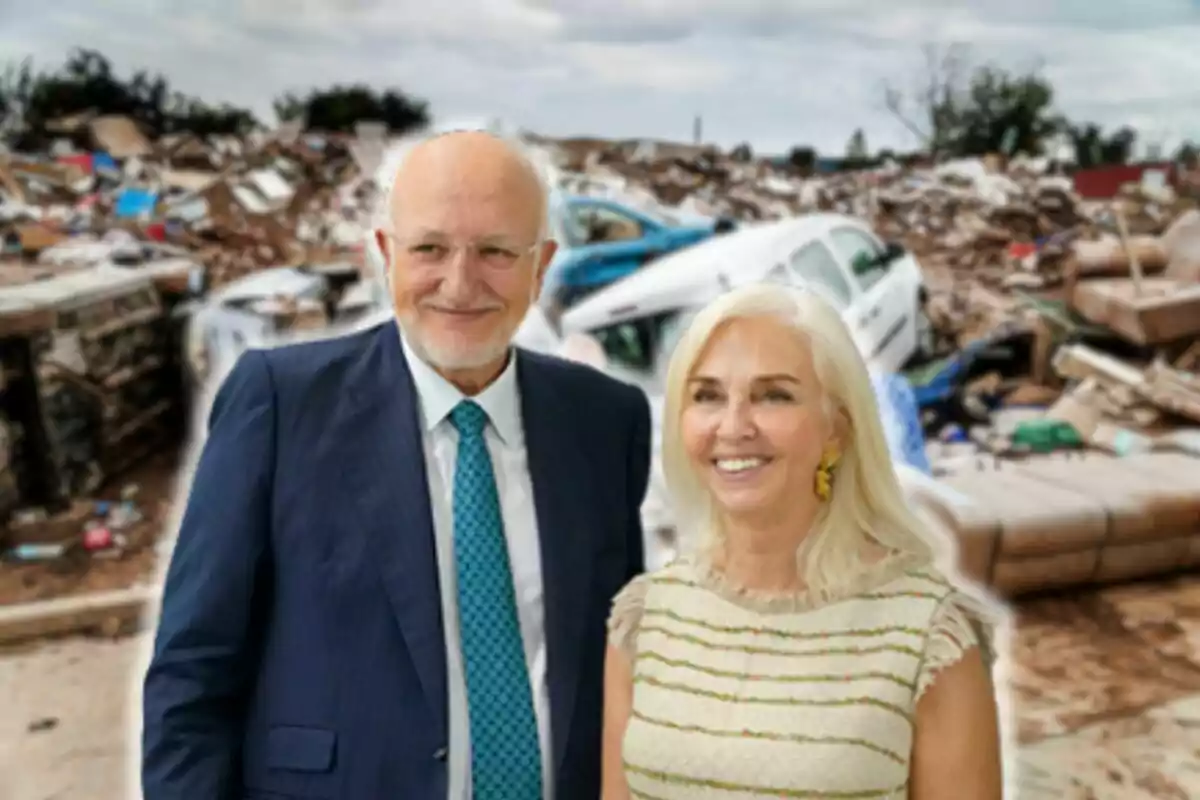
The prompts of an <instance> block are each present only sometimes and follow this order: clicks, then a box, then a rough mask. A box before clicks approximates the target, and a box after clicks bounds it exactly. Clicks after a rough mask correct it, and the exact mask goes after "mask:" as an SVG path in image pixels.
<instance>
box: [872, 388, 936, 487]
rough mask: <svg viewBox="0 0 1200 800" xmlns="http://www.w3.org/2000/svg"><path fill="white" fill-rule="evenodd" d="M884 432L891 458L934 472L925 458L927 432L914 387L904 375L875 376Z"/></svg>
mask: <svg viewBox="0 0 1200 800" xmlns="http://www.w3.org/2000/svg"><path fill="white" fill-rule="evenodd" d="M871 383H872V384H873V385H874V387H875V397H876V400H877V402H878V404H879V412H880V416H881V418H882V419H881V421H882V422H883V430H884V433H885V434H886V435H887V441H888V449H889V450H890V451H891V453H892V458H893V459H895V460H896V461H902V462H904V463H905V464H908V465H909V466H910V467H913V468H914V469H919V470H920V471H921V472H924V473H925V474H927V475H928V474H929V473H930V472H931V471H932V467H931V466H930V464H929V457H928V456H927V455H926V454H925V432H924V430H923V429H922V427H921V412H920V409H919V408H918V406H917V398H916V396H915V395H914V394H913V390H912V386H910V385H909V383H908V381H907V380H906V379H905V378H904V376H903V375H892V374H879V373H872V375H871Z"/></svg>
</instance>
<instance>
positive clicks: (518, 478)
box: [400, 336, 553, 800]
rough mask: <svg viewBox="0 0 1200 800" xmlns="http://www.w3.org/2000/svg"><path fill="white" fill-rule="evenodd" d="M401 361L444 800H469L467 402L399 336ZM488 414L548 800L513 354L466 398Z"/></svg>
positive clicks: (538, 590)
mask: <svg viewBox="0 0 1200 800" xmlns="http://www.w3.org/2000/svg"><path fill="white" fill-rule="evenodd" d="M400 341H401V344H402V345H403V348H404V357H405V359H406V360H407V362H408V368H409V371H410V372H411V373H412V377H413V384H414V385H415V387H416V390H417V398H418V401H419V406H420V410H421V431H422V441H423V444H424V448H425V474H426V475H427V476H428V480H429V495H430V497H429V499H430V503H431V510H432V512H433V531H434V537H435V541H436V550H437V562H438V579H439V582H440V585H441V593H442V597H441V600H442V619H443V621H444V626H443V627H444V628H445V634H446V672H447V674H446V678H447V682H446V685H447V687H448V689H449V709H448V710H449V735H450V741H449V752H448V754H447V765H448V767H449V786H450V791H449V798H448V800H471V781H470V774H471V734H470V720H469V718H468V716H467V686H466V679H465V676H464V674H463V656H462V646H461V644H460V637H459V620H458V585H457V580H456V575H457V573H456V569H455V562H454V520H453V518H452V513H451V509H452V508H453V502H452V501H453V497H454V464H455V461H456V459H457V457H458V431H457V430H456V429H455V427H454V424H453V423H452V422H451V421H450V412H451V411H452V410H453V409H454V407H455V406H456V405H458V403H459V402H460V401H462V400H464V399H467V398H466V396H465V395H463V393H462V392H461V391H459V390H458V388H457V387H455V386H454V385H453V384H451V383H450V382H449V381H447V380H446V379H445V378H443V377H442V376H441V375H438V374H437V372H435V371H434V370H433V368H432V367H430V366H429V365H428V364H426V363H425V362H424V361H422V360H421V359H420V358H419V357H418V356H417V355H416V353H414V352H413V350H412V348H411V347H410V346H409V345H408V342H406V341H405V340H404V337H403V336H401V337H400ZM470 399H472V400H474V401H475V402H476V403H478V404H479V406H480V408H482V409H483V410H484V412H486V413H487V417H488V421H489V424H488V426H487V427H486V428H485V429H484V438H485V439H486V441H487V448H488V454H489V455H490V456H491V459H492V469H493V470H494V472H495V475H496V489H497V491H498V492H499V496H500V511H501V515H502V517H503V520H504V536H505V538H506V539H507V540H508V558H509V564H510V565H511V568H512V573H513V586H514V588H515V590H516V601H517V616H518V619H519V621H520V625H521V639H522V641H523V642H524V645H525V662H526V664H527V665H528V666H529V679H530V683H531V684H532V688H533V710H534V713H535V714H536V715H537V723H538V738H539V740H540V744H541V751H542V781H543V787H544V788H543V793H544V797H545V800H552V797H553V792H552V786H553V774H552V769H551V767H552V761H551V755H550V754H551V752H552V750H551V746H550V692H549V688H548V686H547V683H546V633H545V610H544V607H543V594H542V563H541V545H540V543H539V540H538V529H537V515H536V512H535V511H534V503H533V483H532V481H531V480H530V477H529V460H528V456H527V453H526V450H525V430H524V427H523V425H522V423H521V397H520V388H519V387H518V385H517V370H516V356H515V354H514V355H513V356H512V357H510V358H509V361H508V366H507V367H505V369H504V372H502V373H501V374H500V377H498V378H497V379H496V380H495V381H494V382H493V383H492V384H491V385H490V386H488V387H487V388H486V389H484V390H483V391H482V392H480V393H479V394H478V395H476V396H474V397H472V398H470Z"/></svg>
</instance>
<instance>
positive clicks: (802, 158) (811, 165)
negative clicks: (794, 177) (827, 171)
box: [787, 147, 817, 173]
mask: <svg viewBox="0 0 1200 800" xmlns="http://www.w3.org/2000/svg"><path fill="white" fill-rule="evenodd" d="M787 163H788V166H790V167H791V168H792V169H794V170H796V171H798V172H804V173H808V172H812V171H813V169H815V168H816V166H817V151H816V150H814V149H813V148H811V147H793V148H792V149H791V152H789V153H788V156H787Z"/></svg>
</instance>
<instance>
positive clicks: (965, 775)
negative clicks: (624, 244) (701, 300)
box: [603, 286, 1002, 800]
mask: <svg viewBox="0 0 1200 800" xmlns="http://www.w3.org/2000/svg"><path fill="white" fill-rule="evenodd" d="M663 449H664V452H663V467H664V471H665V473H666V478H667V483H668V486H669V488H670V490H671V494H672V497H673V499H674V500H675V502H676V503H677V504H678V506H679V509H678V514H677V516H678V519H679V520H680V526H681V532H683V533H684V534H688V533H694V534H699V537H698V538H699V540H700V546H699V547H697V548H696V551H695V554H694V555H692V556H688V557H686V558H684V559H681V560H679V561H677V562H675V563H674V564H672V565H670V566H668V567H666V568H664V569H662V570H660V571H658V572H655V573H652V574H649V575H643V576H641V577H639V578H637V579H635V580H634V581H633V582H631V583H630V584H629V585H628V586H626V587H625V589H624V590H623V591H622V592H621V593H620V594H619V595H618V596H617V598H616V600H615V602H614V607H613V612H612V616H611V618H610V622H609V630H610V645H609V649H608V655H607V664H606V678H605V691H606V699H605V711H604V748H605V752H604V762H603V770H604V771H603V784H604V785H603V796H604V799H605V800H625V799H626V798H640V799H642V800H676V798H678V799H679V800H707V799H708V798H712V800H744V799H749V798H856V799H857V798H912V800H992V798H999V797H1001V794H1002V790H1001V783H1002V778H1001V758H1000V736H999V733H998V730H999V724H998V716H999V715H998V713H997V702H996V695H995V691H994V688H993V684H992V681H991V675H990V669H989V667H990V665H991V663H992V649H991V637H992V635H993V628H994V623H995V622H996V621H997V619H998V618H997V617H996V616H995V615H994V613H993V612H992V611H991V610H990V609H989V607H988V606H987V604H986V603H984V602H980V601H976V600H973V599H971V596H970V595H969V594H968V593H967V592H966V591H965V590H964V589H963V588H961V587H958V586H957V585H956V584H955V582H954V581H953V580H951V579H950V578H949V577H948V576H947V575H946V574H945V573H944V572H943V571H941V570H940V569H939V568H938V567H937V566H936V565H935V561H936V560H937V559H936V558H935V556H937V555H939V554H938V553H936V552H935V548H934V546H933V545H932V544H931V543H930V542H929V541H927V539H926V535H925V533H924V531H923V530H922V528H921V526H920V523H919V522H918V521H917V520H916V519H915V518H914V517H913V516H912V515H911V514H910V512H909V511H908V509H907V507H906V505H905V502H904V499H903V496H902V494H901V489H900V486H899V484H898V482H897V478H896V475H895V473H894V471H893V469H892V466H891V460H890V458H889V454H888V449H887V445H886V443H885V439H884V433H883V430H882V426H881V424H880V421H879V416H878V410H877V408H876V405H875V400H874V396H873V392H872V388H871V383H870V379H869V377H868V374H867V370H866V367H865V365H864V363H863V360H862V358H861V356H860V355H859V354H858V351H857V349H856V348H855V346H854V343H853V341H852V340H851V337H850V334H849V332H848V331H847V329H846V327H845V325H844V324H843V323H842V320H841V319H840V317H839V316H838V315H837V313H836V312H835V311H834V310H833V309H832V307H831V306H829V305H828V304H826V303H825V302H824V301H822V300H820V299H819V298H817V297H816V296H814V295H812V294H809V293H803V292H795V291H792V290H789V289H781V288H780V287H778V286H753V287H748V288H744V289H739V290H736V291H733V292H730V293H728V294H726V295H725V296H723V297H722V298H720V299H719V300H717V301H716V302H715V303H713V304H712V305H711V306H709V307H708V308H707V309H705V310H704V311H703V312H702V313H701V314H700V315H699V316H698V317H697V318H696V319H695V321H694V322H693V323H692V325H691V327H690V328H689V330H688V331H687V332H686V333H685V334H684V336H683V338H682V339H681V341H680V342H679V344H678V346H677V348H676V350H675V353H674V356H673V359H672V362H671V366H670V370H669V374H668V380H667V394H666V400H665V409H664V428H663Z"/></svg>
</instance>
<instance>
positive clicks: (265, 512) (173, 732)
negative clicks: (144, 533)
mask: <svg viewBox="0 0 1200 800" xmlns="http://www.w3.org/2000/svg"><path fill="white" fill-rule="evenodd" d="M275 414H276V411H275V399H274V388H273V386H272V383H271V375H270V367H269V365H268V363H267V359H266V355H265V354H264V353H263V352H261V351H249V352H247V353H245V354H244V355H243V356H242V357H241V358H240V359H239V361H238V363H237V365H236V366H235V367H234V368H233V370H232V371H231V372H230V374H229V376H228V377H227V379H226V380H225V382H224V384H223V385H222V387H221V389H220V390H219V392H218V393H217V396H216V398H215V400H214V403H213V407H212V411H211V414H210V419H209V434H208V439H207V441H206V443H205V444H204V446H203V450H202V453H201V456H200V459H199V463H198V465H197V467H196V472H195V476H194V478H193V481H192V488H191V493H190V496H189V498H188V501H187V508H186V511H185V513H184V516H183V522H182V525H181V528H180V531H179V537H178V541H177V542H176V545H175V550H174V553H173V555H172V557H171V563H170V567H169V569H168V571H167V576H166V585H165V587H164V590H163V601H162V614H161V617H160V619H159V623H158V632H157V636H156V638H155V645H154V654H153V657H152V659H151V662H150V666H149V669H148V671H147V673H146V678H145V686H144V694H143V741H142V770H141V772H142V791H143V795H144V800H200V798H204V800H225V798H232V797H233V796H234V793H235V792H236V791H237V789H236V787H238V786H240V776H239V775H238V771H239V770H240V761H239V752H240V750H241V741H242V730H241V725H242V719H243V713H244V707H245V698H246V692H247V690H248V688H249V687H248V682H249V678H250V676H251V675H253V673H254V663H255V659H256V651H257V642H258V640H259V639H260V638H261V637H260V636H258V635H257V629H258V619H259V616H260V613H261V611H262V609H263V608H264V607H265V605H266V600H267V598H266V597H265V594H266V592H267V591H268V586H267V581H268V571H269V570H268V564H269V559H268V546H269V540H270V525H271V519H270V513H271V485H272V479H273V478H272V476H273V472H274V468H275V467H274V459H275V429H276V420H275Z"/></svg>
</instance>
